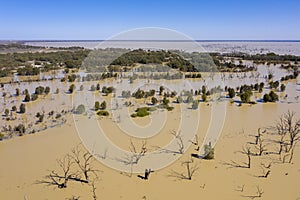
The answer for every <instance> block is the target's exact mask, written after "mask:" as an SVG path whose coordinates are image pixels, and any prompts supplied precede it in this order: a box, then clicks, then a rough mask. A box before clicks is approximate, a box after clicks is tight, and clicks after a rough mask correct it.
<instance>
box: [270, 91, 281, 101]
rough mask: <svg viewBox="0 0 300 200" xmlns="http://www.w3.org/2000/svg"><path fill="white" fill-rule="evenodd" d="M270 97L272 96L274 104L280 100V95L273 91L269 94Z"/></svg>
mask: <svg viewBox="0 0 300 200" xmlns="http://www.w3.org/2000/svg"><path fill="white" fill-rule="evenodd" d="M269 96H270V98H271V101H272V102H276V101H278V100H279V98H278V95H277V94H276V93H275V92H274V91H271V92H270V93H269Z"/></svg>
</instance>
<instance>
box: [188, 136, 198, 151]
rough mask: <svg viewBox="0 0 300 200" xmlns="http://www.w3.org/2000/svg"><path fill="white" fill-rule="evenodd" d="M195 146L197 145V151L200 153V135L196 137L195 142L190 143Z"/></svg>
mask: <svg viewBox="0 0 300 200" xmlns="http://www.w3.org/2000/svg"><path fill="white" fill-rule="evenodd" d="M190 142H191V143H192V144H193V145H195V146H196V149H195V150H196V151H199V149H200V145H199V138H198V135H195V139H194V141H192V140H191V141H190Z"/></svg>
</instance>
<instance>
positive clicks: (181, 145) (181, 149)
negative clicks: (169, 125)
mask: <svg viewBox="0 0 300 200" xmlns="http://www.w3.org/2000/svg"><path fill="white" fill-rule="evenodd" d="M171 134H172V135H173V136H174V137H175V138H176V141H177V145H178V152H179V153H180V154H183V153H184V143H183V140H182V135H181V132H180V131H179V132H178V133H176V131H175V130H172V131H171Z"/></svg>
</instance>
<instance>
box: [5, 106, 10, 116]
mask: <svg viewBox="0 0 300 200" xmlns="http://www.w3.org/2000/svg"><path fill="white" fill-rule="evenodd" d="M4 114H5V117H8V115H9V109H7V108H6V109H5V111H4Z"/></svg>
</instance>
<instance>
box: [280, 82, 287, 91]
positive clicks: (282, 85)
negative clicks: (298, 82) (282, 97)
mask: <svg viewBox="0 0 300 200" xmlns="http://www.w3.org/2000/svg"><path fill="white" fill-rule="evenodd" d="M285 88H286V87H285V85H284V84H283V83H282V84H281V85H280V90H281V92H284V91H285Z"/></svg>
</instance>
